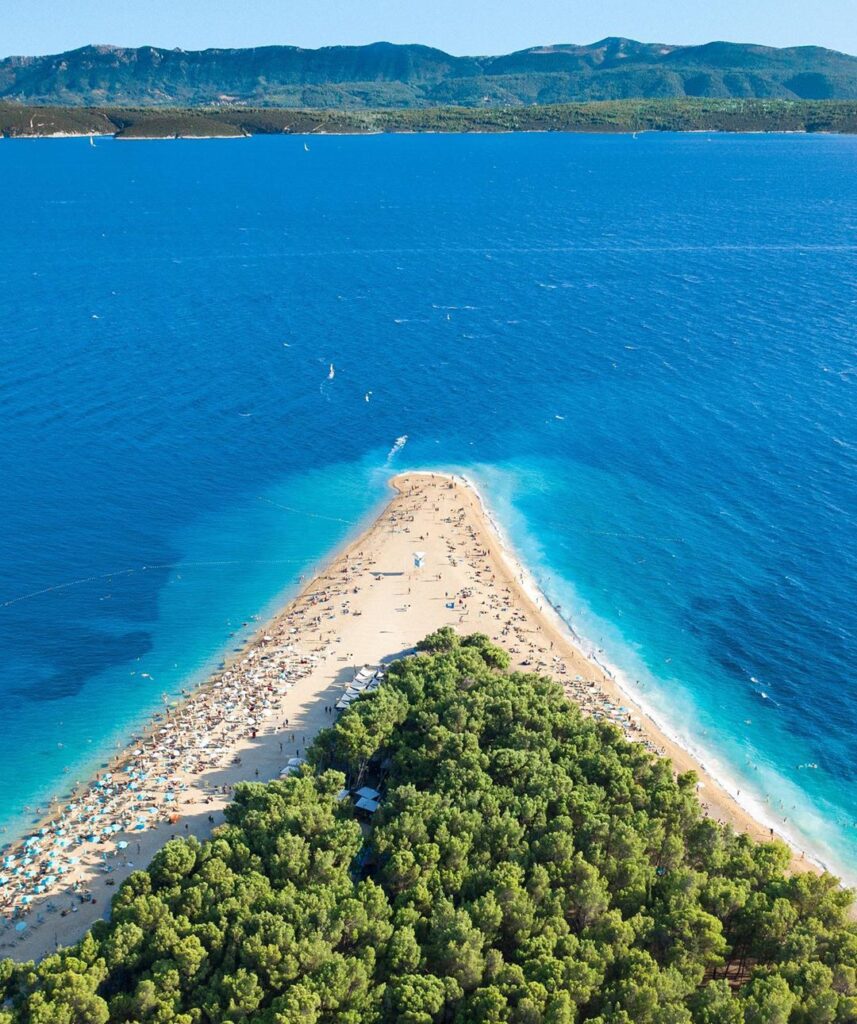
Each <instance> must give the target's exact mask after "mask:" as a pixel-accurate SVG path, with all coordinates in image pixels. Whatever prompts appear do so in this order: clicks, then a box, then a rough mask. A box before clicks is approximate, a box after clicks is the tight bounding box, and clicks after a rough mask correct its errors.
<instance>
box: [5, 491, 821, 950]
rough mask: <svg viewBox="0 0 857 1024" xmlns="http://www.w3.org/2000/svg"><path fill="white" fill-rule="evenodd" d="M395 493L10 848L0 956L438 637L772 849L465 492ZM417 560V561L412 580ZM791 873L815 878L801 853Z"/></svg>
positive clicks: (296, 752)
mask: <svg viewBox="0 0 857 1024" xmlns="http://www.w3.org/2000/svg"><path fill="white" fill-rule="evenodd" d="M393 486H394V488H395V489H396V492H397V493H396V494H395V496H394V497H393V498H392V500H391V501H390V503H389V505H387V507H386V508H385V509H384V510H383V512H382V513H381V514H380V515H379V516H378V518H377V519H376V520H375V521H374V522H373V523H372V524H371V525H370V526H369V528H368V529H367V530H366V531H365V532H364V533H362V534H361V535H360V536H359V537H358V538H357V539H356V540H355V541H353V542H352V543H351V544H349V545H348V546H347V547H346V548H345V549H344V550H342V551H340V552H339V553H337V554H336V555H335V557H334V558H333V560H332V561H331V562H330V564H329V565H328V567H327V568H326V569H324V570H323V571H322V572H321V573H320V574H319V575H318V576H317V577H315V578H314V579H313V580H312V581H310V582H309V583H308V584H307V585H306V586H305V588H304V589H303V590H302V592H301V593H300V594H299V595H298V597H296V598H295V599H294V600H293V601H291V602H290V603H289V604H288V605H287V606H286V607H285V608H284V609H283V610H282V611H281V612H280V613H279V614H278V615H277V616H276V617H275V618H274V619H273V620H272V621H271V622H269V623H267V624H266V625H265V626H264V627H263V628H261V629H260V630H259V631H258V632H257V634H256V635H255V636H254V637H253V639H252V640H251V641H250V642H249V643H248V644H247V645H246V647H245V648H244V649H243V650H242V651H241V652H240V653H239V654H237V655H235V656H234V657H233V658H231V659H230V661H229V662H228V663H227V665H226V667H225V668H224V669H223V670H222V671H220V672H218V673H217V674H216V675H215V676H214V677H212V679H210V680H209V681H208V682H207V683H205V684H204V685H203V686H201V687H200V688H199V689H198V690H196V691H194V692H193V693H192V694H191V695H190V696H189V697H188V698H187V699H186V700H184V701H182V702H181V703H179V704H178V705H176V706H174V707H173V708H172V709H171V710H170V712H169V714H167V715H164V716H160V717H158V718H157V719H155V720H153V722H152V726H151V728H150V729H149V730H148V731H147V733H146V734H145V736H143V737H138V738H135V740H134V741H133V742H132V744H131V745H129V747H128V748H127V749H126V750H125V752H124V753H123V754H122V755H121V756H120V757H119V758H117V759H116V761H115V762H114V764H113V765H111V767H110V768H109V769H108V770H106V771H105V772H103V773H101V775H100V776H99V778H98V779H97V780H93V781H92V783H90V784H89V786H87V787H86V788H85V790H84V791H83V792H81V793H78V794H76V795H75V797H74V798H73V799H72V800H69V801H66V802H65V803H63V804H62V811H61V814H55V815H54V817H53V818H52V819H51V820H50V821H46V822H45V823H44V825H43V827H42V828H41V829H39V830H38V832H37V833H34V834H33V836H32V837H31V838H30V841H29V844H28V846H27V847H26V848H25V847H23V846H21V845H20V844H18V846H17V848H16V849H13V850H10V851H7V854H6V856H5V858H4V866H3V868H2V874H0V878H5V879H6V882H5V883H4V884H3V886H2V888H0V905H1V906H2V909H3V913H4V921H3V926H2V932H0V956H3V955H8V956H12V957H14V958H15V959H16V960H29V959H39V958H40V957H42V956H44V955H45V954H46V953H48V952H50V951H52V950H53V949H54V948H55V947H56V946H57V945H67V944H70V943H72V942H74V941H76V940H77V939H78V938H80V936H81V935H82V933H83V932H84V931H85V929H86V927H87V926H88V925H90V924H91V923H92V922H93V921H94V920H96V919H98V918H99V917H101V916H102V915H103V914H104V912H105V911H106V909H107V907H108V905H109V902H110V897H111V895H112V894H113V892H115V886H116V885H117V884H118V883H119V882H121V881H122V879H124V878H125V877H127V875H128V874H129V873H130V872H131V871H133V870H134V869H135V867H141V866H145V865H146V864H147V863H148V862H149V860H150V859H151V857H152V855H153V854H154V852H155V851H156V850H157V849H158V848H159V847H160V846H161V845H162V844H163V843H164V842H165V841H166V840H168V839H169V838H170V837H171V836H175V835H190V834H193V835H196V836H198V837H200V838H204V837H205V836H207V835H208V834H209V833H210V832H211V829H212V828H213V827H214V826H216V825H217V824H219V823H220V822H221V821H222V820H223V807H224V805H225V804H226V802H227V801H228V800H229V799H230V791H231V787H233V786H234V785H235V783H237V782H239V781H242V780H255V779H259V780H266V779H271V778H275V777H277V776H278V775H279V774H280V771H281V770H282V768H283V766H284V765H286V763H287V762H288V759H289V758H290V757H294V756H300V755H302V754H303V753H304V752H305V750H306V747H307V745H308V744H309V743H310V742H311V740H312V738H313V737H314V735H315V734H316V733H317V732H318V731H319V730H320V729H322V728H324V727H325V726H327V725H330V724H331V722H332V721H333V720H334V716H335V713H336V712H335V711H334V707H333V706H334V705H335V703H336V702H337V700H338V699H339V698H340V697H341V696H342V694H343V691H344V688H345V687H346V686H347V684H348V683H349V682H350V681H351V679H352V678H353V676H354V674H355V672H357V671H358V670H359V669H360V668H361V667H362V666H364V665H370V666H379V665H381V664H383V663H384V662H387V661H390V660H392V659H394V658H395V657H397V656H398V655H400V654H401V653H402V652H407V651H410V650H412V648H413V646H414V644H415V643H416V642H417V641H418V640H420V639H421V638H422V637H424V636H425V635H426V634H427V633H430V632H432V631H433V630H435V629H437V628H439V627H440V626H443V625H451V626H453V627H455V628H456V629H457V630H459V631H460V632H462V633H468V632H474V631H479V632H484V633H487V634H488V635H489V636H490V637H492V639H494V640H495V641H496V642H497V643H499V644H501V645H502V646H504V647H505V648H506V649H507V650H508V651H509V653H510V655H511V656H512V664H513V666H515V667H523V668H525V669H529V670H532V671H535V670H539V671H542V672H544V673H547V674H550V675H552V676H554V677H555V678H556V679H558V680H559V681H560V682H562V684H563V686H564V687H565V689H566V692H567V693H568V694H569V696H570V698H572V699H574V700H576V701H578V702H579V703H580V704H581V705H582V706H583V708H584V709H585V710H586V711H587V712H588V713H591V714H594V715H599V716H604V717H606V718H608V719H611V720H613V721H615V722H616V724H617V725H619V726H620V727H621V728H623V730H624V731H625V732H626V734H627V735H628V736H629V737H630V738H632V739H636V740H639V741H640V742H644V743H646V744H647V745H648V746H650V747H651V748H652V749H654V750H656V751H658V752H659V753H663V754H665V755H666V756H668V757H670V758H671V760H672V762H673V764H674V766H675V769H676V770H677V771H680V772H683V771H687V770H689V769H693V770H695V771H697V773H698V774H699V776H700V780H701V782H702V783H703V784H704V789H703V790H702V793H703V794H704V804H705V806H706V809H707V811H708V813H709V814H710V815H712V816H713V817H717V818H719V819H721V820H723V821H728V822H730V823H731V824H733V825H734V826H735V827H736V828H739V829H742V830H744V831H746V832H748V833H750V834H751V835H753V836H754V837H756V838H759V839H767V838H769V837H770V832H769V829H768V828H766V827H764V826H762V825H761V824H760V823H759V822H757V821H756V820H754V819H753V818H752V817H751V816H750V815H749V814H748V813H747V812H746V811H745V810H744V809H743V808H742V807H740V806H739V805H738V803H737V802H736V801H735V799H734V798H733V797H732V796H730V795H729V794H728V793H726V792H725V790H723V789H722V788H721V786H720V785H719V784H718V782H717V781H716V780H715V779H714V778H713V777H712V776H711V775H709V774H708V773H706V772H705V771H704V770H703V769H702V768H701V767H700V766H699V764H698V763H697V762H696V761H695V760H694V758H693V757H692V756H691V755H690V754H689V753H688V752H687V751H686V750H684V749H683V748H682V747H681V746H679V745H678V744H677V743H675V742H674V741H672V740H671V739H670V738H669V737H667V736H666V735H665V734H664V733H663V732H662V731H661V730H660V729H659V728H658V727H657V725H656V724H655V723H654V722H653V721H652V720H651V719H650V718H648V717H647V716H646V714H645V713H644V712H643V711H642V709H641V708H639V707H638V706H637V705H636V704H634V702H633V701H632V700H631V699H630V697H629V695H628V694H627V693H625V692H623V691H621V690H620V689H619V688H618V686H617V684H616V683H615V681H614V680H613V679H611V678H609V676H608V675H607V674H605V672H604V671H603V670H602V669H601V668H600V667H599V666H597V665H596V664H594V663H593V662H592V661H590V660H588V659H587V658H586V657H585V656H584V655H583V654H582V653H581V651H580V650H579V649H578V648H577V647H576V646H575V644H574V641H573V638H572V636H571V634H570V632H569V630H568V629H567V627H566V626H565V624H564V623H563V622H562V621H561V620H560V619H559V617H558V616H557V615H556V614H555V613H554V612H553V610H552V609H550V607H549V606H547V607H546V606H545V605H546V602H545V601H544V599H543V598H542V597H541V595H540V594H539V593H538V592H537V591H536V590H535V589H534V588H533V586H532V583H531V581H529V580H528V579H527V577H526V574H525V572H524V570H523V568H522V567H521V566H519V565H517V563H516V562H515V560H514V558H513V556H511V555H510V553H509V551H508V550H507V549H506V548H505V547H504V545H503V544H502V541H501V539H500V537H499V535H498V533H497V532H496V530H495V528H494V527H493V525H492V524H491V522H490V520H489V518H488V516H487V515H486V513H485V511H484V508H483V506H482V503H481V501H480V498H479V496H478V494H477V493H476V491H475V490H474V489H473V488H472V487H471V486H470V485H469V484H467V482H465V481H464V480H462V479H461V478H460V477H459V478H453V477H449V476H443V475H441V474H427V473H420V474H417V473H411V474H403V475H401V476H398V477H396V478H395V479H394V481H393ZM416 551H420V552H424V555H425V557H424V564H423V566H422V568H419V569H418V568H416V567H415V566H414V552H416ZM620 708H623V709H624V710H620ZM794 865H795V867H808V866H810V865H809V864H808V863H807V862H804V861H800V860H798V859H797V857H795V859H794Z"/></svg>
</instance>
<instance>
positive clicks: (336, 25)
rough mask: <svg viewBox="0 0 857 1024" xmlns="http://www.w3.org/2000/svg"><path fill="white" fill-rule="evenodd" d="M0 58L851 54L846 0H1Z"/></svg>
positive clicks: (852, 5) (854, 36) (855, 20)
mask: <svg viewBox="0 0 857 1024" xmlns="http://www.w3.org/2000/svg"><path fill="white" fill-rule="evenodd" d="M0 26H2V31H0V56H7V55H9V54H43V53H56V52H59V51H62V50H68V49H72V48H73V47H76V46H82V45H84V44H85V43H116V44H119V45H125V46H140V45H144V44H152V45H155V46H164V47H173V46H180V47H182V48H183V49H201V48H205V47H207V46H257V45H264V44H266V43H291V44H294V45H297V46H313V47H314V46H324V45H327V44H335V43H369V42H374V41H376V40H379V39H386V40H389V41H391V42H398V43H404V42H420V43H427V44H428V45H430V46H438V47H440V48H441V49H444V50H447V51H448V52H450V53H456V54H490V53H505V52H508V51H510V50H518V49H523V48H524V47H526V46H533V45H535V44H537V43H589V42H593V41H595V40H596V39H600V38H602V37H604V36H608V35H621V36H630V37H631V38H634V39H641V40H644V41H646V42H663V43H702V42H707V41H709V40H712V39H730V40H734V41H737V42H755V43H767V44H770V45H772V46H792V45H797V44H803V43H812V44H817V45H820V46H829V47H832V48H833V49H837V50H844V51H846V52H848V53H853V54H857V0H812V2H809V0H476V2H473V0H471V2H469V3H468V2H466V0H423V2H420V0H228V2H226V0H0Z"/></svg>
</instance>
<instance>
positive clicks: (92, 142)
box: [89, 135, 95, 149]
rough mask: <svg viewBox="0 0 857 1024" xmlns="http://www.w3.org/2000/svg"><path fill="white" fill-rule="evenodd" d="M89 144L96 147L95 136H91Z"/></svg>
mask: <svg viewBox="0 0 857 1024" xmlns="http://www.w3.org/2000/svg"><path fill="white" fill-rule="evenodd" d="M89 144H90V146H92V148H93V149H95V138H94V137H93V136H92V135H90V136H89Z"/></svg>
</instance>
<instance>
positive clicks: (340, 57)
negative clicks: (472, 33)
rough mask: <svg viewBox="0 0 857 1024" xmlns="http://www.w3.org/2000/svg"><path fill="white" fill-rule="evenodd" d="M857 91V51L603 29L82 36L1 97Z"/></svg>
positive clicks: (453, 97)
mask: <svg viewBox="0 0 857 1024" xmlns="http://www.w3.org/2000/svg"><path fill="white" fill-rule="evenodd" d="M686 96H695V97H710V98H717V97H719V98H728V97H735V98H741V99H744V98H751V97H755V98H757V99H808V100H824V99H852V100H853V99H857V57H851V56H848V55H847V54H844V53H837V52H836V51H834V50H825V49H822V48H821V47H817V46H800V47H791V48H789V49H774V48H773V47H770V46H753V45H744V44H740V43H723V42H717V43H707V44H706V45H705V46H665V45H662V44H660V43H638V42H635V41H634V40H632V39H616V38H611V39H602V40H601V41H600V42H597V43H592V44H591V45H589V46H574V45H568V46H538V47H533V48H531V49H529V50H521V51H519V52H518V53H509V54H505V55H504V56H500V57H453V56H451V55H450V54H448V53H444V52H443V51H442V50H434V49H431V48H430V47H428V46H415V45H410V46H397V45H393V44H392V43H373V44H372V45H371V46H328V47H324V48H322V49H319V50H302V49H300V48H299V47H296V46H264V47H258V48H255V49H246V50H201V51H187V50H163V49H158V48H156V47H152V46H144V47H140V48H138V49H125V48H122V47H116V46H84V47H82V48H80V49H78V50H71V51H69V52H67V53H61V54H55V55H52V56H47V57H8V58H7V59H6V60H3V61H0V99H7V100H14V101H17V102H22V103H56V104H63V105H66V106H78V105H80V106H84V105H86V106H94V105H99V106H102V105H116V106H120V105H121V106H167V107H176V106H200V105H202V106H209V105H211V104H220V103H227V104H246V105H251V106H273V107H298V108H310V109H312V108H330V109H347V108H351V109H365V108H373V107H399V108H406V107H437V106H450V105H454V106H464V107H502V106H510V105H511V106H517V105H521V104H523V105H527V104H533V103H538V104H552V103H568V102H575V101H577V102H580V101H586V100H621V99H629V98H646V99H677V98H680V97H686Z"/></svg>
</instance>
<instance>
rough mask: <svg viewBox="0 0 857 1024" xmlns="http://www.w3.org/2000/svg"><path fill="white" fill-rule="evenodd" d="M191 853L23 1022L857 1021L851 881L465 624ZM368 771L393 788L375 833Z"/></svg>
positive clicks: (53, 964)
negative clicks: (367, 805) (797, 852)
mask: <svg viewBox="0 0 857 1024" xmlns="http://www.w3.org/2000/svg"><path fill="white" fill-rule="evenodd" d="M421 646H422V647H423V649H424V650H425V651H426V652H428V653H425V654H424V655H422V656H418V657H416V658H412V659H408V660H405V661H401V662H399V663H397V664H396V665H394V666H393V667H392V668H391V670H390V671H389V673H388V676H387V681H386V682H385V684H384V685H383V686H382V687H381V689H380V690H379V691H378V692H377V694H375V695H373V696H371V697H364V698H362V699H361V700H359V701H357V702H356V703H355V704H354V705H353V706H352V707H351V708H350V709H349V710H348V711H346V712H345V713H344V715H343V716H342V718H341V720H340V721H339V723H338V724H337V725H336V726H335V727H334V728H333V729H330V730H328V731H327V732H325V733H323V734H322V735H321V736H320V737H319V739H318V740H317V742H316V744H315V748H314V751H313V760H314V763H315V771H313V770H310V769H309V768H307V769H305V770H304V773H303V774H302V775H301V776H296V777H293V778H289V779H286V780H284V781H280V782H273V783H270V784H268V785H262V784H259V783H247V784H245V785H243V786H241V787H240V788H239V789H238V791H237V793H236V798H235V802H234V804H233V805H232V806H231V807H230V808H229V810H228V815H227V824H226V825H224V826H222V827H221V828H219V829H218V830H217V832H216V833H215V837H214V838H213V839H212V840H211V841H210V842H207V843H205V844H203V845H200V844H199V843H198V842H196V841H195V840H189V841H185V840H177V841H174V842H171V843H169V844H168V845H167V846H166V847H165V848H164V849H163V851H162V852H161V853H159V854H158V855H157V856H156V857H155V859H154V861H153V862H152V864H151V866H150V868H149V870H148V871H137V872H135V873H134V874H133V875H132V876H131V877H130V878H129V879H128V881H127V882H126V883H125V884H124V885H123V886H122V888H121V889H120V890H119V892H118V894H117V896H116V898H115V900H114V903H113V916H112V921H111V923H109V924H107V923H104V922H101V923H99V924H97V925H96V926H95V927H94V928H93V930H92V933H91V935H89V936H87V938H85V939H84V940H83V941H82V942H81V943H80V945H79V946H77V947H75V948H71V949H68V950H65V951H61V952H60V953H58V954H56V955H52V956H49V957H48V958H47V959H45V960H44V961H43V962H42V963H41V964H40V965H39V966H38V967H33V966H32V965H24V966H14V965H12V964H11V963H10V962H9V961H5V962H4V963H3V964H0V986H2V987H3V988H5V997H6V1002H5V1004H3V1009H0V1021H2V1022H3V1024H12V1022H18V1021H29V1022H32V1024H94V1022H98V1024H104V1022H106V1021H129V1022H130V1021H134V1022H140V1024H142V1022H159V1024H162V1022H164V1024H165V1022H176V1024H178V1022H180V1024H197V1022H199V1024H203V1022H217V1021H236V1022H238V1021H245V1022H248V1024H320V1022H325V1024H335V1022H337V1024H363V1022H388V1021H389V1022H394V1021H396V1022H404V1024H433V1022H456V1024H469V1022H480V1024H490V1022H501V1021H509V1022H515V1024H571V1022H580V1021H589V1022H591V1024H596V1022H597V1024H608V1022H609V1024H692V1022H697V1024H742V1022H743V1024H845V1022H849V1021H855V1020H857V977H855V967H857V929H856V928H855V926H854V925H853V924H851V923H849V922H848V921H847V917H846V915H847V910H848V907H849V904H850V896H849V894H847V893H845V892H843V891H842V890H840V889H839V888H838V887H837V884H836V882H835V880H834V879H833V878H831V877H830V876H829V875H825V876H823V877H817V876H815V875H812V874H802V875H798V876H795V877H791V878H787V877H785V875H784V873H783V872H784V868H785V866H786V864H787V862H788V852H787V850H786V848H785V847H784V846H782V845H781V844H778V843H772V844H770V845H757V844H755V843H754V842H752V841H751V840H749V839H748V838H746V837H745V836H736V835H735V834H734V833H732V832H731V831H730V830H729V829H727V828H725V827H723V826H720V825H719V824H717V823H715V822H712V821H709V820H706V819H705V818H704V817H703V816H702V814H701V808H700V805H699V803H698V801H697V799H696V795H695V779H694V778H693V776H691V775H687V776H682V777H680V778H679V779H678V780H676V779H674V777H673V774H672V771H671V769H670V766H669V764H668V762H666V761H663V760H658V759H655V758H653V757H652V756H651V755H649V754H647V753H646V752H645V750H643V749H642V748H641V747H640V746H638V745H635V744H629V743H628V742H626V741H625V740H624V739H623V738H622V737H621V735H620V734H619V732H618V731H617V730H616V729H615V728H614V727H613V726H611V725H608V724H606V723H601V724H597V723H595V722H593V721H591V720H587V719H584V718H582V716H581V715H580V713H579V712H578V710H577V709H576V708H575V707H574V706H572V705H571V704H569V702H568V701H567V700H566V699H565V697H564V696H563V693H562V690H561V689H560V687H558V686H557V685H556V684H554V683H553V682H551V681H549V680H546V679H543V678H539V677H537V676H525V675H522V674H514V675H509V674H507V673H506V671H505V667H506V664H507V659H506V655H505V654H504V652H502V651H500V650H499V649H498V648H496V647H493V646H492V645H491V644H490V642H489V641H488V640H487V638H485V637H480V636H473V637H469V638H467V639H466V640H463V641H459V640H458V638H457V637H456V636H455V635H454V634H453V633H452V632H451V631H450V630H442V631H441V632H440V633H437V634H434V635H433V636H432V637H429V638H428V639H427V641H426V642H425V643H424V644H423V645H421ZM344 777H347V781H348V782H349V783H350V784H351V785H358V784H361V783H365V782H369V783H371V784H374V785H375V786H376V787H378V788H380V789H382V790H383V792H384V797H383V799H382V805H381V810H380V811H379V812H378V813H377V815H376V818H375V821H374V822H373V826H372V828H371V830H369V829H368V828H367V829H366V832H365V834H362V833H361V827H360V825H359V824H358V822H357V821H356V820H355V819H354V817H353V811H352V809H351V802H350V801H349V800H347V799H346V800H343V801H339V800H338V799H337V793H338V791H339V789H340V786H341V785H342V784H343V781H344Z"/></svg>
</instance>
